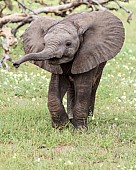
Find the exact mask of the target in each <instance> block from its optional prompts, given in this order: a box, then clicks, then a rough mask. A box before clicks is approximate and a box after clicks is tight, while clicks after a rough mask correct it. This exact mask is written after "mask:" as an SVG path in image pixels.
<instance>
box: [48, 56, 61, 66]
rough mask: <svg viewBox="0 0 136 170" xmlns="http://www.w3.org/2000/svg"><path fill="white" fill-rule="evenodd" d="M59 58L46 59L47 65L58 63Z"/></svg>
mask: <svg viewBox="0 0 136 170" xmlns="http://www.w3.org/2000/svg"><path fill="white" fill-rule="evenodd" d="M58 60H59V58H57V57H53V58H51V59H48V62H49V64H52V65H55V64H57V63H58Z"/></svg>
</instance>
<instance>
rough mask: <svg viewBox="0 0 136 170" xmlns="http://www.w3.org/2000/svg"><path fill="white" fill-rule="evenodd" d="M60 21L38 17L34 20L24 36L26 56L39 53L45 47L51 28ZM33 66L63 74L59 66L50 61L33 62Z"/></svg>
mask: <svg viewBox="0 0 136 170" xmlns="http://www.w3.org/2000/svg"><path fill="white" fill-rule="evenodd" d="M58 22H59V20H57V19H53V18H51V17H47V16H41V17H38V18H37V19H36V20H34V21H33V22H32V23H31V24H30V25H29V26H28V28H27V29H26V30H25V32H24V34H23V35H22V38H23V46H24V51H25V54H29V53H38V52H40V51H42V50H43V49H44V47H45V42H44V36H45V34H46V33H47V31H48V30H49V28H50V27H52V26H53V25H55V24H57V23H58ZM32 63H33V64H35V65H37V66H39V67H41V68H43V69H45V70H47V71H50V72H51V73H54V74H62V69H61V67H60V66H59V65H54V66H53V65H50V64H49V63H48V61H46V60H45V61H32Z"/></svg>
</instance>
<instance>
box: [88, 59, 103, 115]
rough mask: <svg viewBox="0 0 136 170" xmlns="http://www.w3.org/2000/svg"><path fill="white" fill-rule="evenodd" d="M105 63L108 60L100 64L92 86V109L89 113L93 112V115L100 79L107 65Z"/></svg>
mask: <svg viewBox="0 0 136 170" xmlns="http://www.w3.org/2000/svg"><path fill="white" fill-rule="evenodd" d="M105 64H106V62H104V63H101V64H100V65H99V67H98V70H97V73H96V76H95V80H94V84H93V86H92V92H91V100H90V111H89V114H90V112H91V114H92V116H93V113H94V105H95V96H96V91H97V88H98V85H99V83H100V79H101V76H102V72H103V69H104V67H105Z"/></svg>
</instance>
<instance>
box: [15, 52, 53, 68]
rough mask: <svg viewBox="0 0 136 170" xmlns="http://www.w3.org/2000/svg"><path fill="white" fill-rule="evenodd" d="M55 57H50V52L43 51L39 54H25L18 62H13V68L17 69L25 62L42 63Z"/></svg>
mask: <svg viewBox="0 0 136 170" xmlns="http://www.w3.org/2000/svg"><path fill="white" fill-rule="evenodd" d="M54 57H55V56H53V55H51V51H50V50H43V51H41V52H39V53H30V54H26V55H25V56H23V57H21V58H20V59H19V60H17V61H15V62H14V63H13V66H14V67H16V68H18V67H19V65H20V64H22V63H24V62H26V61H31V60H34V61H43V60H48V59H51V58H54Z"/></svg>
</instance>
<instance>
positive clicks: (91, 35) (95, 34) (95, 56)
mask: <svg viewBox="0 0 136 170" xmlns="http://www.w3.org/2000/svg"><path fill="white" fill-rule="evenodd" d="M74 24H75V26H76V27H77V29H78V34H79V36H82V39H83V42H81V45H80V48H79V50H78V52H77V54H76V56H75V60H74V62H73V66H72V70H71V72H72V73H73V74H79V73H84V72H87V71H89V70H91V69H93V68H95V67H96V66H97V65H99V64H100V63H102V62H105V61H107V60H110V59H111V58H113V57H114V56H116V55H117V54H118V53H119V52H120V50H121V48H122V46H123V42H124V37H125V35H124V28H123V24H122V22H121V21H120V19H119V18H117V17H116V16H115V15H113V14H112V13H110V12H108V11H98V12H91V13H89V12H84V13H81V14H77V16H76V20H75V21H74Z"/></svg>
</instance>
